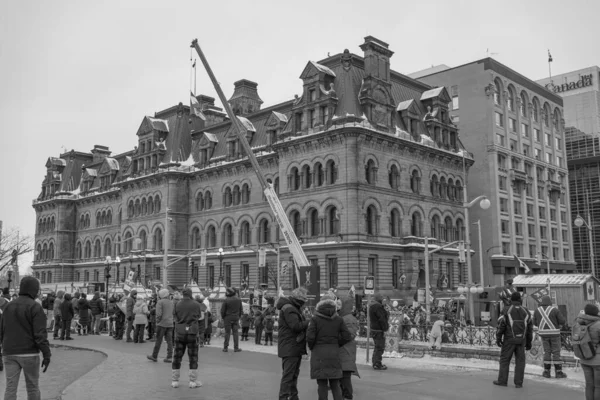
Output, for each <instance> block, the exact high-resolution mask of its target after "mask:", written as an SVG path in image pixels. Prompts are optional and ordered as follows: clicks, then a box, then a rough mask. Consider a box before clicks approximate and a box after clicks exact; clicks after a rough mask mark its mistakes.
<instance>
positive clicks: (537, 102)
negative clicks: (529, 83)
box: [533, 97, 540, 122]
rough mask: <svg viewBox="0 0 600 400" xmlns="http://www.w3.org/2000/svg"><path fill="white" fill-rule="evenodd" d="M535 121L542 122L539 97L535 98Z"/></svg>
mask: <svg viewBox="0 0 600 400" xmlns="http://www.w3.org/2000/svg"><path fill="white" fill-rule="evenodd" d="M533 120H534V121H535V122H540V102H539V101H538V99H537V97H534V98H533Z"/></svg>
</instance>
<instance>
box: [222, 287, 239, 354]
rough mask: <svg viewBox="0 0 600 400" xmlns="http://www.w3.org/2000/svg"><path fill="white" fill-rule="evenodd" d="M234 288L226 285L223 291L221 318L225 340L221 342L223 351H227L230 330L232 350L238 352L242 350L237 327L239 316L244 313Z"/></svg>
mask: <svg viewBox="0 0 600 400" xmlns="http://www.w3.org/2000/svg"><path fill="white" fill-rule="evenodd" d="M236 294H237V293H236V291H235V289H234V288H231V287H228V288H227V291H226V292H225V296H226V299H225V301H224V302H223V305H222V306H221V319H222V320H223V325H224V328H225V342H223V351H224V352H227V348H228V347H229V337H230V336H231V331H233V351H234V352H235V353H238V352H240V351H242V349H240V342H239V336H238V335H239V329H240V325H239V323H240V316H241V315H242V314H243V313H244V308H243V307H242V300H241V299H240V298H239V297H237V295H236Z"/></svg>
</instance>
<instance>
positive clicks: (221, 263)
mask: <svg viewBox="0 0 600 400" xmlns="http://www.w3.org/2000/svg"><path fill="white" fill-rule="evenodd" d="M217 257H218V258H219V285H220V284H222V283H223V258H225V254H224V253H223V248H222V247H219V253H218V254H217Z"/></svg>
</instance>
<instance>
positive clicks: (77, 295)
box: [73, 292, 81, 299]
mask: <svg viewBox="0 0 600 400" xmlns="http://www.w3.org/2000/svg"><path fill="white" fill-rule="evenodd" d="M73 297H75V298H76V299H79V297H81V295H80V294H79V292H75V294H74V295H73Z"/></svg>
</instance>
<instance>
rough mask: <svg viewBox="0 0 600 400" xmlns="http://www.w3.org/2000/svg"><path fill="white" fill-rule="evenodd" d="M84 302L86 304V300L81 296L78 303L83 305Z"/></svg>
mask: <svg viewBox="0 0 600 400" xmlns="http://www.w3.org/2000/svg"><path fill="white" fill-rule="evenodd" d="M84 304H87V300H86V299H85V297H83V296H82V297H81V298H80V299H79V305H80V306H81V305H84Z"/></svg>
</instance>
